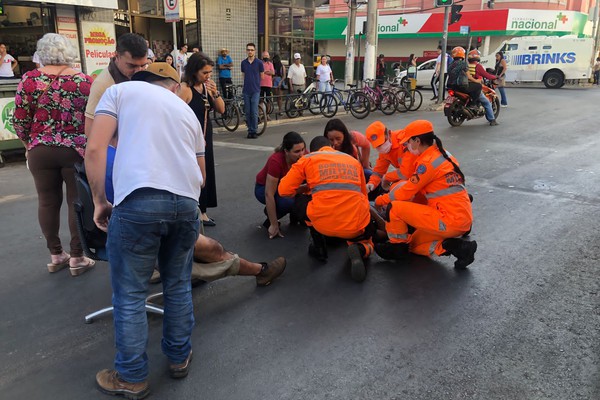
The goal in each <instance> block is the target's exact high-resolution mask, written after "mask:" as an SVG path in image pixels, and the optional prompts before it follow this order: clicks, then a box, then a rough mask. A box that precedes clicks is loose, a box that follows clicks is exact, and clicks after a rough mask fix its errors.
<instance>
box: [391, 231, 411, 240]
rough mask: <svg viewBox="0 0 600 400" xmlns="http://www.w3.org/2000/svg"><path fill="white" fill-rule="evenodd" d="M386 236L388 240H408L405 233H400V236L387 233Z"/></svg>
mask: <svg viewBox="0 0 600 400" xmlns="http://www.w3.org/2000/svg"><path fill="white" fill-rule="evenodd" d="M388 236H389V237H390V239H404V240H408V234H406V233H401V234H399V235H398V234H395V233H390V232H388Z"/></svg>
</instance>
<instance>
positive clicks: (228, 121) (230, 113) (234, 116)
mask: <svg viewBox="0 0 600 400" xmlns="http://www.w3.org/2000/svg"><path fill="white" fill-rule="evenodd" d="M221 118H222V121H223V126H224V127H225V129H227V130H228V131H229V132H233V131H235V130H236V129H237V128H238V126H240V119H241V115H240V109H239V107H238V105H237V104H236V103H235V100H228V101H227V102H226V103H225V112H224V113H223V114H222V115H221Z"/></svg>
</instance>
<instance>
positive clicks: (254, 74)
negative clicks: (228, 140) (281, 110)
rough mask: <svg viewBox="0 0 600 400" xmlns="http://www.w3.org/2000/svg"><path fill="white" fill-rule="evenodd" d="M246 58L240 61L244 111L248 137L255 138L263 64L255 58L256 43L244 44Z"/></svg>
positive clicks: (263, 70)
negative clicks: (242, 76)
mask: <svg viewBox="0 0 600 400" xmlns="http://www.w3.org/2000/svg"><path fill="white" fill-rule="evenodd" d="M246 53H247V54H248V58H246V59H245V60H243V61H242V75H244V89H243V90H242V94H243V95H244V113H245V114H246V125H247V126H248V136H246V137H247V138H248V139H256V138H257V137H258V136H257V135H256V131H257V130H258V102H259V100H260V81H261V80H262V79H263V77H264V72H265V66H264V65H263V62H262V61H260V60H259V59H258V58H256V45H255V44H254V43H248V44H247V45H246Z"/></svg>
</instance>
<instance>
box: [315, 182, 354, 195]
mask: <svg viewBox="0 0 600 400" xmlns="http://www.w3.org/2000/svg"><path fill="white" fill-rule="evenodd" d="M323 190H349V191H352V192H359V193H360V192H362V190H361V189H360V186H357V185H354V184H352V183H324V184H322V185H318V186H315V187H314V188H312V192H313V193H317V192H320V191H323Z"/></svg>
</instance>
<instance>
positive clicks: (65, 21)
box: [56, 5, 81, 71]
mask: <svg viewBox="0 0 600 400" xmlns="http://www.w3.org/2000/svg"><path fill="white" fill-rule="evenodd" d="M56 33H58V34H61V35H63V36H64V37H66V38H67V39H69V41H70V42H71V43H72V44H73V46H75V48H76V49H77V60H76V61H75V63H74V64H73V68H75V69H78V70H80V71H81V59H80V57H79V53H80V51H79V35H78V34H77V18H76V17H75V8H74V7H67V6H58V5H57V6H56Z"/></svg>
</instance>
